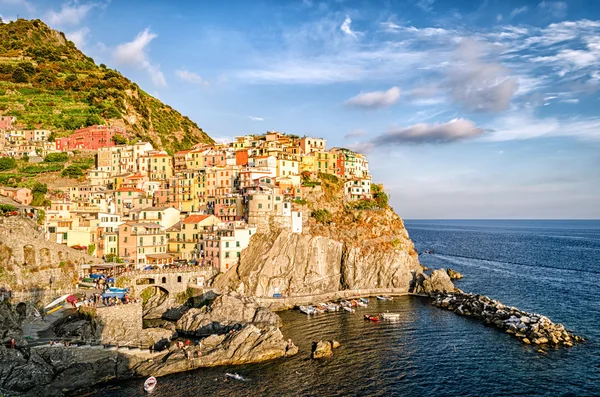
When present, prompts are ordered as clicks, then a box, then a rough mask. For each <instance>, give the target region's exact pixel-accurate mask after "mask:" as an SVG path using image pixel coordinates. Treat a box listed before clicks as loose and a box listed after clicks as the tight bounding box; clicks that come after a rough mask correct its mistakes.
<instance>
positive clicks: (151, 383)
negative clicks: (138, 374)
mask: <svg viewBox="0 0 600 397" xmlns="http://www.w3.org/2000/svg"><path fill="white" fill-rule="evenodd" d="M155 387H156V378H155V377H154V376H151V377H149V378H148V379H146V381H145V382H144V390H146V392H147V393H152V390H154V388H155Z"/></svg>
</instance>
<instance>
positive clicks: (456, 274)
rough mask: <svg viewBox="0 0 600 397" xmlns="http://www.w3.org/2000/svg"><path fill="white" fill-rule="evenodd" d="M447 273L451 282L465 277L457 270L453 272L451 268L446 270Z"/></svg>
mask: <svg viewBox="0 0 600 397" xmlns="http://www.w3.org/2000/svg"><path fill="white" fill-rule="evenodd" d="M446 272H447V273H448V276H449V277H450V279H451V280H459V279H461V278H463V277H464V276H463V275H462V274H460V273H459V272H457V271H456V270H453V269H450V268H448V269H446Z"/></svg>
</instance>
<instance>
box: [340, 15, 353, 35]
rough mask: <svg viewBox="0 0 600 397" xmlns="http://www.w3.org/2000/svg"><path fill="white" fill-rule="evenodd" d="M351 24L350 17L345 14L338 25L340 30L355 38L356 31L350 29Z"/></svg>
mask: <svg viewBox="0 0 600 397" xmlns="http://www.w3.org/2000/svg"><path fill="white" fill-rule="evenodd" d="M351 24H352V19H350V17H349V16H346V19H344V22H343V23H342V26H340V30H341V31H342V32H344V33H345V34H347V35H348V36H352V37H354V38H356V33H355V32H353V31H352V29H351V28H350V25H351Z"/></svg>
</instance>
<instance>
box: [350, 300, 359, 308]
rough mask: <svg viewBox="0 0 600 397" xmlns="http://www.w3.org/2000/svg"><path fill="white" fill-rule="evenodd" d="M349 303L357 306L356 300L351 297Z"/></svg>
mask: <svg viewBox="0 0 600 397" xmlns="http://www.w3.org/2000/svg"><path fill="white" fill-rule="evenodd" d="M350 305H352V306H353V307H356V306H358V302H357V301H356V300H354V299H352V300H351V301H350Z"/></svg>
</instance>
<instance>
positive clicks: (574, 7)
mask: <svg viewBox="0 0 600 397" xmlns="http://www.w3.org/2000/svg"><path fill="white" fill-rule="evenodd" d="M0 15H1V16H2V19H3V20H4V21H5V22H6V21H9V20H14V19H15V18H17V16H18V17H21V18H40V19H42V20H43V21H45V22H46V23H47V24H49V25H50V26H51V27H53V28H55V29H58V30H61V31H64V32H65V33H66V35H67V37H68V38H69V39H70V40H72V41H73V42H75V44H76V45H77V46H78V47H79V48H80V49H81V50H82V51H84V52H85V53H86V54H87V55H89V56H92V57H93V58H94V59H95V61H96V62H97V63H105V64H106V65H107V66H108V67H111V68H114V69H117V70H119V71H120V72H121V73H123V74H124V75H125V76H127V77H128V78H129V79H131V80H133V81H135V82H137V83H138V84H139V85H140V86H141V87H142V88H143V89H144V90H145V91H146V92H148V93H149V94H151V95H154V96H155V97H157V98H159V99H160V100H161V101H163V102H165V103H167V104H169V105H171V106H173V107H174V108H175V109H177V110H179V111H180V112H181V113H182V114H184V115H187V116H189V117H190V118H191V119H192V120H194V121H195V122H196V123H197V124H198V125H199V126H200V127H201V128H203V129H204V130H205V131H206V132H207V133H208V134H209V135H210V136H212V137H213V138H215V139H217V140H227V139H231V138H232V137H233V136H237V135H245V134H259V133H264V132H265V131H267V130H275V131H280V132H286V133H291V134H297V135H300V136H303V135H307V136H315V137H322V138H325V139H327V145H328V147H333V146H342V147H348V148H352V149H355V150H357V151H360V152H362V153H365V154H367V156H368V159H369V161H370V170H371V173H372V175H373V179H374V181H375V182H381V183H384V185H385V189H386V191H387V192H388V194H389V196H390V203H391V205H392V206H393V207H394V209H395V210H396V211H397V212H398V213H399V214H400V215H401V216H402V217H404V218H406V219H439V218H447V219H466V218H483V219H495V218H502V219H507V218H508V219H519V218H524V219H546V218H547V219H557V218H567V219H580V218H581V219H598V218H600V101H599V99H600V1H597V0H572V1H549V0H543V1H527V0H453V1H452V0H404V1H394V0H385V1H377V0H363V1H352V0H346V1H344V0H332V1H317V0H297V1H291V0H290V1H285V0H253V1H249V0H248V1H234V0H231V1H213V2H209V1H153V0H143V1H136V0H132V1H120V0H112V1H106V0H95V1H84V0H79V1H66V2H61V1H42V0H40V1H33V0H27V1H25V0H0Z"/></svg>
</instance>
